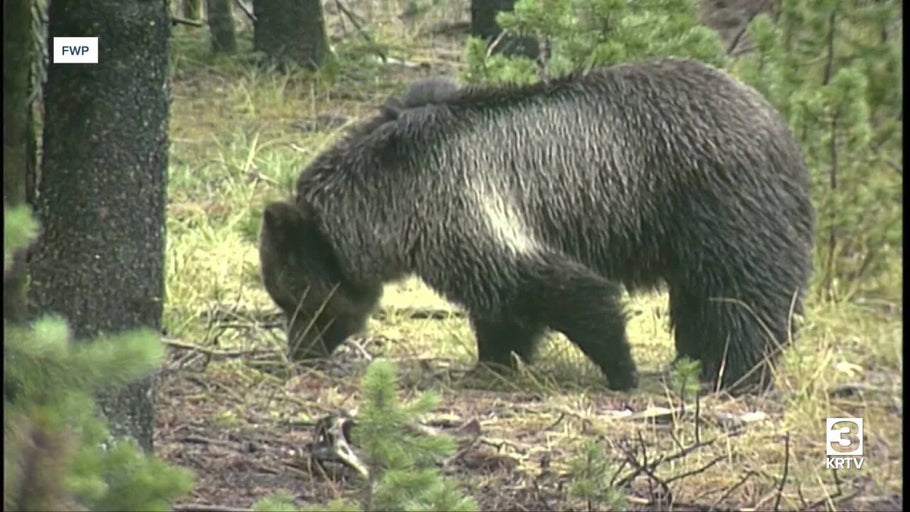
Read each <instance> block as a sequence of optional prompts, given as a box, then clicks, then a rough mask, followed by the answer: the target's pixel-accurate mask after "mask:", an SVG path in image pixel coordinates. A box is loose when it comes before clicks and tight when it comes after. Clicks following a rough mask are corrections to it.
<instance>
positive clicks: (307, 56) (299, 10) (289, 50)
mask: <svg viewBox="0 0 910 512" xmlns="http://www.w3.org/2000/svg"><path fill="white" fill-rule="evenodd" d="M253 14H255V16H256V23H255V26H254V30H253V44H254V46H255V49H256V50H258V51H261V52H264V53H265V54H266V55H267V56H268V57H269V58H270V59H272V60H275V61H278V62H295V63H297V64H299V65H301V66H303V67H306V68H310V69H315V68H318V67H319V66H321V65H323V64H324V63H325V61H326V59H328V58H329V57H330V54H329V41H328V38H327V37H326V31H325V19H324V18H323V15H322V3H321V2H320V0H255V1H254V2H253Z"/></svg>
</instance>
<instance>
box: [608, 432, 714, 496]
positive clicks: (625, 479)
mask: <svg viewBox="0 0 910 512" xmlns="http://www.w3.org/2000/svg"><path fill="white" fill-rule="evenodd" d="M716 440H717V438H713V439H711V440H710V441H704V442H697V443H695V444H691V445H689V446H687V447H685V448H684V449H682V450H679V451H676V452H674V453H672V454H670V455H667V456H661V457H658V458H657V459H655V460H654V461H653V462H651V463H650V464H648V465H647V466H648V467H647V468H645V467H642V465H641V464H639V463H638V461H637V460H635V459H633V460H630V461H629V463H630V464H632V466H633V468H634V470H633V471H632V472H631V473H630V474H628V475H626V476H624V477H623V478H621V479H619V481H617V482H616V487H622V486H624V485H626V484H628V483H629V482H631V481H632V480H633V479H635V477H637V476H638V475H640V474H642V473H643V472H645V470H646V469H654V468H656V467H657V466H658V465H659V464H663V463H665V462H671V461H674V460H676V459H680V458H682V457H685V456H687V455H689V454H690V453H692V452H694V451H695V450H698V449H700V448H704V447H706V446H710V445H712V444H714V442H715V441H716ZM621 449H622V448H621ZM624 451H625V450H624Z"/></svg>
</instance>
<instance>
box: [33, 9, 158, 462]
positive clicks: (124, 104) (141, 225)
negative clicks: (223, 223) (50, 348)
mask: <svg viewBox="0 0 910 512" xmlns="http://www.w3.org/2000/svg"><path fill="white" fill-rule="evenodd" d="M49 16H50V22H49V31H48V32H49V34H48V40H49V41H52V40H53V39H52V38H53V37H54V36H98V37H99V57H98V64H67V65H51V66H50V68H49V69H48V77H47V86H46V89H45V123H44V146H43V155H44V157H43V162H42V165H43V167H42V174H41V181H40V183H39V192H40V193H39V196H38V216H39V220H40V222H41V227H42V230H43V232H42V236H41V239H40V240H39V242H38V244H39V245H38V246H37V250H36V252H35V255H34V258H33V260H32V265H31V271H32V278H33V285H32V287H31V289H30V292H31V297H32V298H33V300H34V301H35V304H36V305H37V307H38V309H39V310H40V311H41V312H43V313H56V314H59V315H60V316H62V317H63V318H65V319H66V320H67V321H68V322H69V324H70V327H71V328H72V331H73V334H74V336H75V338H76V339H77V340H78V339H86V338H95V337H97V336H98V335H99V334H101V333H111V334H112V333H117V332H122V331H125V330H132V329H134V328H139V327H146V328H151V329H155V330H160V328H161V315H162V299H163V295H164V247H165V245H164V244H165V237H164V226H165V204H166V185H167V181H166V180H167V146H168V138H167V135H168V134H167V124H168V101H169V92H170V91H169V76H168V35H169V30H170V21H169V13H168V8H167V3H166V2H165V1H163V0H156V1H147V0H81V1H74V0H54V1H53V2H51V5H50V13H49ZM153 400H154V386H153V381H152V379H151V378H147V379H143V380H141V381H139V382H137V383H134V384H131V385H129V386H126V387H125V388H122V389H119V390H111V391H109V392H105V393H104V394H103V396H101V397H99V404H100V405H101V408H102V410H103V412H104V413H105V415H106V416H107V418H108V420H109V423H110V428H111V432H112V434H113V435H115V436H117V437H121V436H131V437H133V438H135V439H136V440H137V441H138V443H139V445H140V446H141V447H142V448H143V449H145V450H146V451H148V452H151V451H152V428H153V414H154V408H153Z"/></svg>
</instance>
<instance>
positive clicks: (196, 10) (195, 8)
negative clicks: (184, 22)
mask: <svg viewBox="0 0 910 512" xmlns="http://www.w3.org/2000/svg"><path fill="white" fill-rule="evenodd" d="M183 17H184V18H186V19H188V20H198V19H199V18H201V17H202V0H183Z"/></svg>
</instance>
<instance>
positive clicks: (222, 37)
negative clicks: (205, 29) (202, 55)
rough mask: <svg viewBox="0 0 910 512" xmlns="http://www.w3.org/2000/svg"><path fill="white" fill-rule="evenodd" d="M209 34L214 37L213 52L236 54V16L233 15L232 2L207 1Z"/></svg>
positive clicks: (225, 0) (226, 0) (229, 0)
mask: <svg viewBox="0 0 910 512" xmlns="http://www.w3.org/2000/svg"><path fill="white" fill-rule="evenodd" d="M205 10H206V11H208V17H209V32H210V33H211V35H212V51H213V52H215V53H235V52H236V51H237V38H236V37H235V36H234V16H233V15H232V14H231V0H206V1H205Z"/></svg>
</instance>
